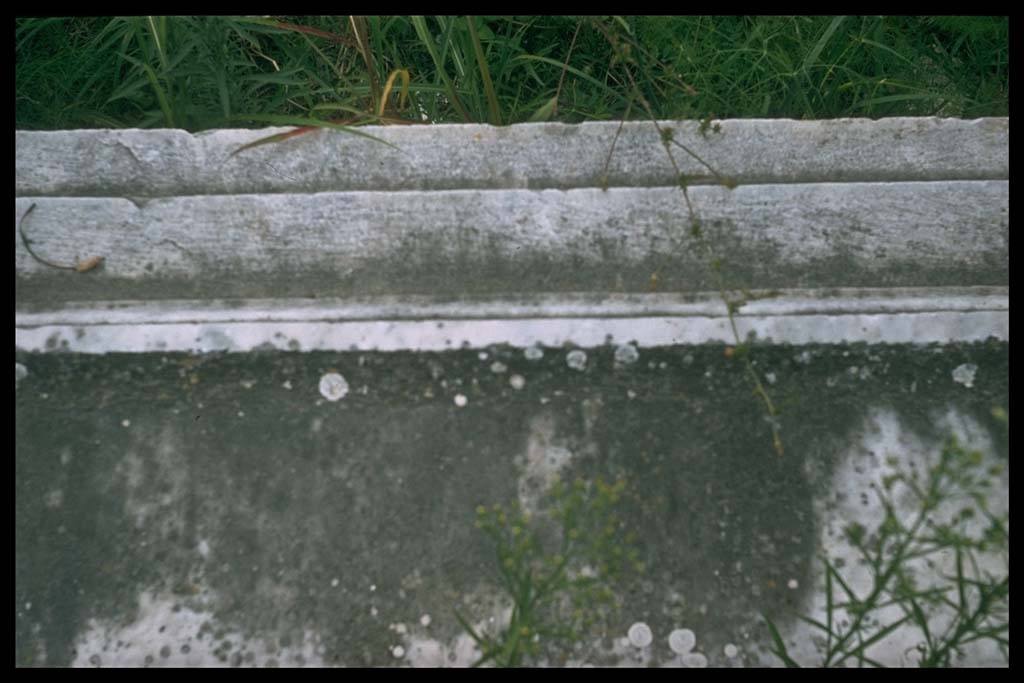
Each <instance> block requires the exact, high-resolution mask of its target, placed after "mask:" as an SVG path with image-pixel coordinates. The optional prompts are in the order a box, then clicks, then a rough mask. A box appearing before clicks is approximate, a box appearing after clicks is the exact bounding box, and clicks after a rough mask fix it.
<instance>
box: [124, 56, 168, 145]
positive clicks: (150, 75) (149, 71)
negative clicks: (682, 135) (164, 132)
mask: <svg viewBox="0 0 1024 683" xmlns="http://www.w3.org/2000/svg"><path fill="white" fill-rule="evenodd" d="M121 56H122V57H124V58H125V59H126V60H128V61H129V62H131V63H132V64H134V65H135V66H137V67H139V68H140V69H142V71H143V72H144V73H145V74H146V78H147V79H148V80H149V84H150V85H151V86H152V87H153V92H154V93H156V99H157V102H158V103H159V104H160V110H161V111H162V112H163V113H164V121H165V122H166V123H167V127H168V128H176V126H175V125H174V114H173V113H172V111H171V104H170V102H169V101H168V98H167V93H166V92H165V91H164V89H163V88H162V87H161V86H160V81H159V79H157V77H156V72H155V71H153V68H152V67H151V66H149V64H144V63H142V62H140V61H139V60H137V59H135V58H134V57H129V56H128V55H125V54H122V55H121Z"/></svg>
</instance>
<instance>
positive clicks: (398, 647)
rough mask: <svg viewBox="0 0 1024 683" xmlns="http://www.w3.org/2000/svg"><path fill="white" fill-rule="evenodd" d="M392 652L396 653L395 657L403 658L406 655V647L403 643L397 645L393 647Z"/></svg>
mask: <svg viewBox="0 0 1024 683" xmlns="http://www.w3.org/2000/svg"><path fill="white" fill-rule="evenodd" d="M391 654H392V655H394V657H395V659H401V658H402V657H404V656H405V648H404V647H402V646H401V645H395V646H394V647H393V648H391Z"/></svg>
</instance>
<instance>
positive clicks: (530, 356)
mask: <svg viewBox="0 0 1024 683" xmlns="http://www.w3.org/2000/svg"><path fill="white" fill-rule="evenodd" d="M523 355H524V356H526V360H540V359H541V358H543V357H544V349H542V348H540V347H539V346H530V347H528V348H527V349H526V350H525V351H523Z"/></svg>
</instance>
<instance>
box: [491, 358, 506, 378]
mask: <svg viewBox="0 0 1024 683" xmlns="http://www.w3.org/2000/svg"><path fill="white" fill-rule="evenodd" d="M507 370H508V366H507V365H505V364H504V363H502V362H501V361H500V360H496V361H494V362H493V363H491V372H493V373H494V374H496V375H500V374H502V373H503V372H506V371H507Z"/></svg>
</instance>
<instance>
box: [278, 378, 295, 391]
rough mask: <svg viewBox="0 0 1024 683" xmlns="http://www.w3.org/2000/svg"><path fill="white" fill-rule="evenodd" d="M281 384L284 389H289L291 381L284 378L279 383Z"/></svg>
mask: <svg viewBox="0 0 1024 683" xmlns="http://www.w3.org/2000/svg"><path fill="white" fill-rule="evenodd" d="M281 386H282V387H284V388H285V389H288V390H289V391H291V388H292V381H291V380H290V379H286V380H285V381H284V382H283V383H282V384H281Z"/></svg>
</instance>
